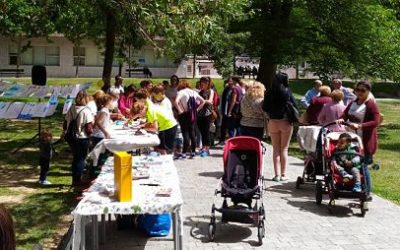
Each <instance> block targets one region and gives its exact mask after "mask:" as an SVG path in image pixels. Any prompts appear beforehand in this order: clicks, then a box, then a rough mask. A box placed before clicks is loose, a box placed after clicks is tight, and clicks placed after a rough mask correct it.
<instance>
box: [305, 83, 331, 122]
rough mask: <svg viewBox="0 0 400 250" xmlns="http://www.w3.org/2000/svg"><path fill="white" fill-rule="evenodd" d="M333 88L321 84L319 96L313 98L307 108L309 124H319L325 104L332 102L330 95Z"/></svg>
mask: <svg viewBox="0 0 400 250" xmlns="http://www.w3.org/2000/svg"><path fill="white" fill-rule="evenodd" d="M330 94H331V89H330V88H329V87H328V86H321V87H320V88H319V96H315V97H313V98H312V99H311V102H310V106H308V108H307V110H306V113H307V115H306V117H307V122H308V123H309V124H318V116H319V114H320V113H321V110H322V108H323V107H324V105H325V104H327V103H329V102H332V98H331V97H330Z"/></svg>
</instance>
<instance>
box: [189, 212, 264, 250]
mask: <svg viewBox="0 0 400 250" xmlns="http://www.w3.org/2000/svg"><path fill="white" fill-rule="evenodd" d="M209 219H210V217H209V216H189V217H186V219H185V221H184V222H183V224H184V225H185V226H189V227H190V236H191V237H192V238H194V239H196V240H199V241H201V242H202V243H208V242H210V241H209V239H208V227H209ZM250 236H252V237H255V240H247V238H249V237H250ZM213 242H215V243H239V242H243V243H248V244H249V245H250V246H256V245H257V244H258V241H257V235H252V231H251V229H250V228H249V227H248V226H245V224H243V225H239V224H236V223H235V224H231V223H221V222H220V217H218V216H217V228H216V231H215V239H214V241H213Z"/></svg>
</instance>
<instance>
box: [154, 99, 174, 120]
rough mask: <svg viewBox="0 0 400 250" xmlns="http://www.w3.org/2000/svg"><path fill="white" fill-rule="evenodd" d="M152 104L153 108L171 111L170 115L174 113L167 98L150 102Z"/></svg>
mask: <svg viewBox="0 0 400 250" xmlns="http://www.w3.org/2000/svg"><path fill="white" fill-rule="evenodd" d="M152 103H153V104H154V108H156V109H158V110H160V111H162V112H166V113H171V114H172V116H173V115H174V113H173V111H172V103H171V101H170V100H169V99H168V98H164V99H163V100H162V101H161V102H152Z"/></svg>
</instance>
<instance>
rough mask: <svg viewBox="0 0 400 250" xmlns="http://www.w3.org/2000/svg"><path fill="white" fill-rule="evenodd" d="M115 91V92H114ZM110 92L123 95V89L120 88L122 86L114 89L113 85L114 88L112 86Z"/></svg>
mask: <svg viewBox="0 0 400 250" xmlns="http://www.w3.org/2000/svg"><path fill="white" fill-rule="evenodd" d="M114 91H115V92H114ZM110 92H112V93H118V94H120V95H121V94H123V93H124V87H122V85H120V86H118V87H116V86H115V85H114V86H112V87H111V88H110Z"/></svg>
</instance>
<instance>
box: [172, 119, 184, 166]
mask: <svg viewBox="0 0 400 250" xmlns="http://www.w3.org/2000/svg"><path fill="white" fill-rule="evenodd" d="M182 147H183V135H182V131H181V126H179V124H178V127H177V130H176V135H175V141H174V155H175V157H174V159H175V160H177V159H186V155H185V154H182Z"/></svg>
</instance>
